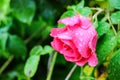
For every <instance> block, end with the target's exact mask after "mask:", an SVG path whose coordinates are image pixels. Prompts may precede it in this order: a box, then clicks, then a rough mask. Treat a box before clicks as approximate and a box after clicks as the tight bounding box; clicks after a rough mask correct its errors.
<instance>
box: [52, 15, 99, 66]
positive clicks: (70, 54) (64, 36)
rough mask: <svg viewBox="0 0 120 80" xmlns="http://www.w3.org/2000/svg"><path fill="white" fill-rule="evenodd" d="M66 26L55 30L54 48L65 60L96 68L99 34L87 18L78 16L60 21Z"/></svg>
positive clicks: (53, 34) (53, 35) (53, 33)
mask: <svg viewBox="0 0 120 80" xmlns="http://www.w3.org/2000/svg"><path fill="white" fill-rule="evenodd" d="M58 23H63V24H65V25H66V26H65V27H64V28H53V29H52V30H51V34H50V36H52V37H53V38H54V39H53V41H52V42H51V45H52V47H53V48H54V49H55V50H56V51H58V52H60V53H61V54H63V55H64V57H65V59H66V60H67V61H70V62H75V63H76V64H77V65H79V66H83V65H84V64H85V63H87V62H88V64H89V65H90V66H96V65H97V63H98V59H97V57H96V53H95V50H96V43H97V32H96V30H95V28H94V27H93V26H92V23H91V22H90V20H89V19H88V18H87V17H83V16H81V15H76V16H73V17H71V18H64V19H61V20H59V21H58Z"/></svg>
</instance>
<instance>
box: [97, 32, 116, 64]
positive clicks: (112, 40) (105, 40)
mask: <svg viewBox="0 0 120 80" xmlns="http://www.w3.org/2000/svg"><path fill="white" fill-rule="evenodd" d="M116 45H117V39H116V37H115V36H114V33H113V31H111V30H109V31H108V32H107V33H106V34H105V35H104V36H102V37H100V39H99V40H98V43H97V50H96V52H97V55H98V59H99V60H98V61H99V64H101V62H103V61H104V60H105V59H106V57H107V56H108V55H109V54H110V52H111V51H112V50H113V49H114V48H115V47H116Z"/></svg>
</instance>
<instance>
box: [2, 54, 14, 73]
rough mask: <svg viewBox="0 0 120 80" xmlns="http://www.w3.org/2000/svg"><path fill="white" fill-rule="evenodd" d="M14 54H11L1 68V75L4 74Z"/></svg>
mask: <svg viewBox="0 0 120 80" xmlns="http://www.w3.org/2000/svg"><path fill="white" fill-rule="evenodd" d="M13 58H14V56H13V55H12V56H10V57H9V59H8V60H7V61H6V62H5V63H4V64H3V65H2V67H1V68H0V75H1V74H2V72H3V71H4V70H5V69H6V68H7V66H8V65H9V64H10V63H11V61H12V60H13Z"/></svg>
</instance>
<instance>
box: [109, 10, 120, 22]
mask: <svg viewBox="0 0 120 80" xmlns="http://www.w3.org/2000/svg"><path fill="white" fill-rule="evenodd" d="M110 18H111V21H112V23H113V24H119V23H120V11H117V12H114V13H112V14H111V16H110Z"/></svg>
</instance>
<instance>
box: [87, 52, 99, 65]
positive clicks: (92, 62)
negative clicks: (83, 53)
mask: <svg viewBox="0 0 120 80" xmlns="http://www.w3.org/2000/svg"><path fill="white" fill-rule="evenodd" d="M97 63H98V59H97V57H96V54H95V53H93V54H92V55H91V57H90V58H89V59H88V64H89V65H90V66H96V65H97Z"/></svg>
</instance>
